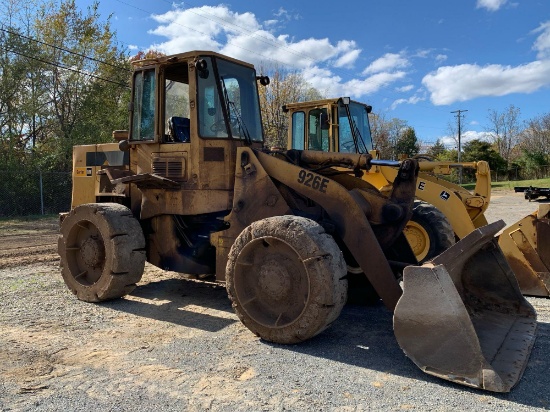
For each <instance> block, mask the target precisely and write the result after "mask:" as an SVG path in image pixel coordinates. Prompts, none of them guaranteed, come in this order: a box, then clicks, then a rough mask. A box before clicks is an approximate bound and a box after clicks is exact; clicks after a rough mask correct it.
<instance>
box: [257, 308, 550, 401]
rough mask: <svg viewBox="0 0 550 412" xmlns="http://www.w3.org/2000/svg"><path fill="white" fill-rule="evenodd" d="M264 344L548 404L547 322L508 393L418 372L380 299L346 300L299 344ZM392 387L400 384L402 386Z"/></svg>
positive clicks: (475, 391) (504, 397)
mask: <svg viewBox="0 0 550 412" xmlns="http://www.w3.org/2000/svg"><path fill="white" fill-rule="evenodd" d="M265 344H267V345H273V346H277V347H279V348H288V349H289V350H292V351H295V352H298V353H302V354H306V355H311V356H316V357H321V358H324V359H329V360H333V361H336V362H341V363H345V364H349V365H353V366H357V367H360V368H366V369H372V370H376V371H379V372H383V373H387V374H390V375H397V376H403V377H407V378H410V379H415V380H419V381H426V382H430V383H432V384H435V385H438V386H441V387H445V388H449V389H450V390H461V391H466V392H469V393H472V394H475V395H483V396H487V397H493V398H495V399H502V400H505V401H507V402H514V403H518V404H522V405H527V406H533V407H539V408H550V393H549V390H548V388H550V369H549V368H550V356H549V354H550V324H548V323H540V322H539V325H538V333H537V340H536V341H535V346H534V348H533V351H532V353H531V357H530V359H529V363H528V365H527V368H526V370H525V373H524V375H523V378H522V379H521V380H520V381H519V383H518V385H517V386H516V387H515V388H513V389H512V391H511V392H510V393H506V394H500V393H494V392H487V391H482V390H478V389H472V388H468V387H466V386H461V385H458V384H454V383H452V382H448V381H445V380H443V379H438V378H436V377H433V376H431V375H428V374H425V373H424V372H422V371H421V370H420V369H419V368H418V367H417V366H416V365H415V364H414V363H413V362H412V361H411V360H410V359H409V358H407V357H406V355H405V354H404V353H403V351H402V350H401V348H400V347H399V345H398V344H397V340H396V339H395V336H394V334H393V326H392V313H390V312H389V311H388V310H387V309H386V308H385V307H384V306H383V305H382V304H380V305H377V306H370V307H365V306H351V305H347V306H346V307H344V310H343V311H342V314H341V315H340V317H339V318H338V319H337V320H336V321H335V322H334V323H333V324H332V326H331V327H330V328H329V329H328V330H326V331H325V332H323V333H321V334H320V335H318V336H316V337H315V338H313V339H311V340H309V341H307V342H304V343H301V344H299V345H292V346H284V345H274V344H271V343H267V342H266V343H265ZM402 386H406V385H405V384H404V385H402ZM396 389H401V386H398V387H396Z"/></svg>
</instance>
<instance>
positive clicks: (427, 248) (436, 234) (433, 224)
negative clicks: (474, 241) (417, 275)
mask: <svg viewBox="0 0 550 412" xmlns="http://www.w3.org/2000/svg"><path fill="white" fill-rule="evenodd" d="M403 232H404V234H405V237H406V238H407V240H408V242H409V244H410V245H411V248H412V249H413V252H414V254H415V255H416V258H417V260H418V261H419V262H420V263H422V262H425V261H427V260H430V259H432V258H434V257H436V256H437V255H439V254H440V253H441V252H443V251H445V250H447V249H448V248H450V247H451V246H452V245H454V244H455V234H454V231H453V227H452V226H451V224H450V223H449V221H448V220H447V218H446V217H445V215H444V214H443V213H442V212H441V211H440V210H439V209H437V208H436V207H435V206H433V205H431V204H429V203H426V202H423V201H420V200H415V201H414V207H413V215H412V218H411V220H410V221H409V222H408V223H407V226H406V227H405V229H404V230H403Z"/></svg>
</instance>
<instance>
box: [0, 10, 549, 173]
mask: <svg viewBox="0 0 550 412" xmlns="http://www.w3.org/2000/svg"><path fill="white" fill-rule="evenodd" d="M98 6H99V4H98V3H94V4H92V5H91V6H90V7H88V8H87V9H86V10H80V9H79V8H78V7H77V5H76V2H75V0H62V1H53V0H50V1H43V0H31V1H27V2H20V1H19V0H4V2H2V4H0V162H1V164H2V166H1V169H3V170H16V169H18V168H21V167H31V168H38V169H41V170H44V171H48V170H49V171H70V170H71V167H72V147H73V146H74V145H80V144H94V143H102V142H110V141H112V137H111V133H112V131H113V130H117V129H126V128H127V127H128V125H127V124H128V103H129V100H130V89H129V85H130V78H131V61H132V60H133V59H139V58H143V57H151V56H155V55H158V54H159V53H158V52H157V51H148V52H143V51H140V52H139V53H138V54H136V55H133V56H132V55H131V54H130V53H129V51H128V50H127V49H126V48H125V47H124V46H123V45H121V44H120V43H119V42H118V40H117V37H116V33H115V32H114V31H113V30H112V28H111V24H110V18H107V19H102V17H101V16H100V14H99V12H98ZM182 51H183V50H182ZM258 71H259V72H260V73H262V74H264V75H268V76H269V77H270V78H271V83H270V84H269V85H268V86H267V87H260V88H259V90H260V104H261V110H262V116H263V123H264V133H265V138H266V145H267V146H269V147H271V146H278V147H286V140H287V133H288V119H287V117H286V114H285V113H283V111H282V106H283V105H284V104H287V103H291V102H300V101H308V100H316V99H321V98H325V97H331V98H332V97H336V96H327V95H326V92H324V91H322V90H317V89H315V88H313V87H312V86H311V84H310V83H309V82H308V81H307V79H305V78H304V77H303V76H302V75H301V74H300V73H298V72H296V71H289V70H286V69H284V68H281V67H259V68H258ZM520 114H521V112H520V109H519V108H517V107H515V106H513V105H510V106H509V107H508V108H507V109H506V110H504V111H503V112H497V111H492V110H491V111H489V113H488V116H487V126H486V133H485V138H484V139H483V140H481V139H476V140H472V141H469V142H467V143H465V144H464V145H463V147H462V149H463V150H462V152H461V160H463V161H472V160H487V161H488V162H489V164H490V166H491V168H492V169H493V170H501V171H504V173H509V174H511V173H515V174H516V175H517V173H518V170H521V171H522V173H527V172H529V173H533V174H536V173H537V172H540V171H541V170H542V166H545V165H549V164H550V113H548V114H545V115H541V116H540V117H537V118H534V119H529V120H527V121H523V122H522V121H521V120H520ZM370 122H371V129H372V137H373V145H374V148H375V149H377V150H379V151H380V153H381V157H383V158H386V159H396V158H398V157H399V156H400V155H407V156H415V155H418V154H420V152H421V147H423V146H424V145H423V143H422V137H419V136H417V135H416V131H415V129H414V127H413V126H411V125H409V124H408V123H407V121H405V120H402V119H398V118H387V117H386V115H384V114H383V113H376V110H375V112H374V113H372V114H371V115H370ZM449 135H451V136H454V137H455V138H456V136H457V134H456V131H454V130H452V128H450V133H449ZM427 154H428V155H430V156H431V157H433V158H434V159H437V160H451V161H456V160H458V151H457V149H456V148H447V147H446V146H445V145H444V144H443V143H442V141H441V140H438V141H437V142H435V144H433V145H431V147H429V149H428V150H427Z"/></svg>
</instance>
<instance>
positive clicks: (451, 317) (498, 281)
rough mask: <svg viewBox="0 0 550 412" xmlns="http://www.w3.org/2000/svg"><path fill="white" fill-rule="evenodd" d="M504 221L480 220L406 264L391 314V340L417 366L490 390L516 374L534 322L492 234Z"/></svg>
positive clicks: (505, 385)
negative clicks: (429, 256)
mask: <svg viewBox="0 0 550 412" xmlns="http://www.w3.org/2000/svg"><path fill="white" fill-rule="evenodd" d="M503 226H504V222H502V221H499V222H495V223H492V224H490V225H487V226H483V227H481V228H479V229H476V230H475V231H473V232H472V233H470V234H469V235H468V236H466V237H464V238H463V239H462V240H460V241H459V242H457V243H456V244H455V245H454V246H452V247H451V248H449V249H447V250H446V251H445V252H443V253H442V254H440V255H439V256H437V257H436V258H435V259H433V260H432V261H430V262H428V263H426V264H424V265H422V266H409V267H406V268H405V270H404V274H403V296H402V297H401V298H400V300H399V302H398V303H397V306H396V308H395V313H394V330H395V336H396V338H397V341H398V343H399V345H400V346H401V348H402V349H403V351H404V352H405V354H406V355H407V356H408V357H409V358H411V359H412V360H413V362H414V363H415V364H416V365H417V366H418V367H419V368H420V369H422V370H423V371H424V372H426V373H428V374H431V375H435V376H438V377H440V378H443V379H447V380H450V381H453V382H456V383H459V384H462V385H467V386H471V387H475V388H480V389H485V390H489V391H494V392H508V391H510V389H511V388H512V387H513V386H514V385H515V384H516V383H517V382H518V381H519V379H520V378H521V376H522V374H523V371H524V369H525V367H526V365H527V361H528V359H529V355H530V353H531V349H532V347H533V344H534V342H535V334H536V328H537V321H536V313H535V310H534V309H533V307H532V306H531V305H530V304H529V302H527V301H526V300H525V298H524V297H523V295H522V294H521V291H520V289H519V286H518V282H517V280H516V278H515V276H514V273H513V272H512V270H511V268H510V266H509V265H508V262H507V261H506V259H505V258H504V255H503V254H502V251H501V250H500V248H499V247H498V244H497V240H496V239H495V238H494V236H495V234H496V233H497V232H498V231H499V230H500V229H501V228H502V227H503Z"/></svg>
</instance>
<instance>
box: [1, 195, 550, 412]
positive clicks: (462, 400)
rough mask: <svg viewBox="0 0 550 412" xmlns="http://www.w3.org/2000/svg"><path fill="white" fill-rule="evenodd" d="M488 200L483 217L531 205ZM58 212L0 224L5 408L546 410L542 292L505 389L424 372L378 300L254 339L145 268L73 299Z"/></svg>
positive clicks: (198, 291) (210, 305)
mask: <svg viewBox="0 0 550 412" xmlns="http://www.w3.org/2000/svg"><path fill="white" fill-rule="evenodd" d="M536 208H537V202H531V203H529V202H527V201H526V200H524V199H523V198H522V197H521V195H519V196H518V195H517V194H511V193H507V194H501V193H499V194H498V195H497V196H493V201H492V204H491V206H490V209H489V212H488V220H489V221H494V220H496V219H499V218H504V219H505V222H506V223H507V224H511V223H513V221H515V220H518V219H519V218H521V217H523V216H525V215H526V214H528V213H531V212H533V211H534V210H536ZM57 236H58V229H57V219H51V220H49V221H38V222H31V221H22V222H15V226H14V227H12V226H9V225H8V224H7V223H6V222H4V221H3V222H0V325H1V330H2V333H1V334H0V410H1V411H9V410H17V411H40V410H44V411H46V410H47V411H51V410H117V411H132V412H133V411H146V410H147V411H148V410H156V411H158V412H161V411H172V410H189V411H206V410H211V411H229V410H231V411H249V410H258V411H259V410H281V411H282V410H344V411H345V410H349V411H352V410H373V409H376V410H384V409H385V410H399V409H416V410H426V409H430V410H447V409H449V408H455V409H456V408H459V409H461V410H472V411H474V410H495V411H496V410H525V411H527V410H533V408H541V409H545V408H548V407H550V397H549V395H548V390H547V388H548V386H549V385H550V375H549V374H548V373H547V371H548V370H549V367H550V360H549V358H548V352H549V351H550V308H549V306H550V301H549V300H548V299H532V298H530V299H529V301H530V302H531V303H532V304H533V305H534V306H535V307H536V309H537V312H538V320H539V329H538V336H537V341H536V344H535V347H534V349H533V353H532V355H531V358H530V361H529V364H528V366H527V369H526V372H525V375H524V378H523V379H522V380H521V381H520V383H519V385H518V386H517V387H516V388H515V389H514V390H513V391H512V393H511V394H505V395H501V394H493V393H488V392H482V391H477V390H472V389H468V388H467V387H462V386H458V385H454V384H452V383H449V382H446V381H443V380H440V379H437V378H433V377H430V376H429V375H426V374H424V373H423V372H422V371H420V370H419V369H418V368H417V367H416V366H415V365H414V364H413V363H412V362H411V361H410V360H409V359H407V358H406V357H405V356H404V354H403V351H402V350H401V349H400V348H399V346H398V345H397V342H396V339H395V336H394V334H393V330H392V316H391V313H390V312H388V311H387V310H386V309H385V308H384V306H383V305H378V306H374V307H369V308H365V307H358V306H350V305H348V306H346V307H345V308H344V309H343V311H342V314H341V316H340V317H339V318H338V319H337V320H336V321H335V322H334V324H333V325H331V327H330V328H329V329H327V330H326V331H324V332H323V333H321V334H320V335H318V336H317V337H315V338H313V339H311V340H309V341H307V342H304V343H302V344H299V345H274V344H269V343H266V342H262V341H261V340H259V339H258V338H257V337H256V336H254V335H253V334H252V333H251V332H250V331H249V330H248V329H246V328H245V327H244V326H243V325H242V324H241V323H240V322H239V320H238V318H237V317H236V315H235V314H234V312H233V310H232V308H231V303H230V302H229V300H228V298H227V292H226V290H225V287H224V286H221V285H218V284H215V283H213V282H208V281H206V282H205V281H197V280H194V279H190V278H189V277H185V276H182V275H179V274H176V273H173V272H167V271H163V270H160V269H158V268H155V267H153V266H151V265H146V270H145V273H144V276H143V278H142V281H141V282H140V283H139V284H138V286H137V288H136V289H135V290H134V292H132V294H131V295H129V296H126V297H125V298H123V299H118V300H114V301H110V302H105V303H101V304H89V303H85V302H82V301H79V300H78V299H76V298H75V297H74V296H73V295H72V294H71V293H70V292H69V291H68V289H67V288H66V286H65V285H64V283H63V280H62V278H61V275H60V271H59V258H58V256H57Z"/></svg>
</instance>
